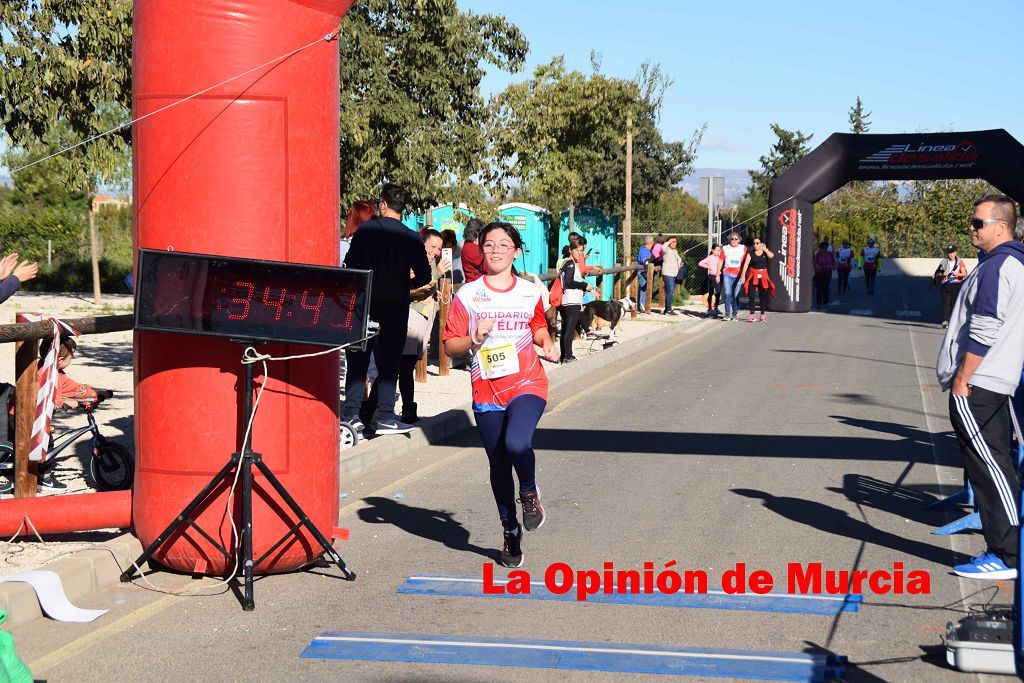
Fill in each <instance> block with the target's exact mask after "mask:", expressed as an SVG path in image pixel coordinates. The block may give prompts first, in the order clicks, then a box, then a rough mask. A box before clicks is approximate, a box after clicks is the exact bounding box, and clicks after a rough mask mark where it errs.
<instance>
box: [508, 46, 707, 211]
mask: <svg viewBox="0 0 1024 683" xmlns="http://www.w3.org/2000/svg"><path fill="white" fill-rule="evenodd" d="M592 61H594V65H595V66H596V65H597V61H596V59H594V60H592ZM669 84H671V81H670V80H668V79H667V78H666V77H664V76H663V75H662V73H661V70H660V68H659V67H658V66H656V65H655V66H651V65H649V64H645V65H644V66H642V67H641V69H640V73H639V74H638V76H637V78H636V79H635V80H626V79H618V78H610V77H607V76H604V75H602V74H600V73H598V72H596V71H595V72H594V73H592V74H590V75H585V74H583V73H581V72H579V71H568V70H567V69H566V68H565V61H564V58H563V57H561V56H559V57H555V58H554V59H553V60H552V61H551V62H550V63H548V64H543V65H541V66H539V67H537V69H536V70H535V71H534V73H533V75H532V76H531V77H530V78H529V79H527V80H526V81H524V82H522V83H514V84H512V85H510V86H509V87H508V88H506V89H505V90H504V91H503V92H501V93H499V94H497V95H496V96H495V97H494V99H493V101H492V107H493V110H494V118H493V133H492V136H493V138H494V141H495V146H494V149H493V157H494V160H495V161H494V164H495V166H496V167H504V168H506V169H507V170H506V172H505V176H504V178H503V181H504V182H505V183H506V185H505V186H506V188H508V190H507V191H516V190H514V189H513V188H518V191H519V192H520V193H522V194H524V195H526V196H528V197H533V198H534V200H535V201H538V202H540V203H544V204H547V205H549V206H558V205H564V204H567V203H575V204H590V205H594V206H597V207H598V208H600V209H602V210H604V211H606V212H609V213H618V212H620V211H621V208H622V206H623V203H624V194H623V193H624V187H625V172H626V169H625V149H624V144H625V133H626V119H627V117H628V116H632V118H633V122H634V128H633V133H634V136H633V145H634V148H633V163H634V175H633V196H634V202H635V203H636V204H638V205H643V204H645V203H650V202H654V201H657V199H658V197H659V196H660V194H661V193H662V192H664V191H666V190H668V189H669V188H671V187H672V185H673V184H674V183H676V182H678V181H679V180H680V179H682V177H683V175H685V174H686V173H687V172H688V171H689V170H690V168H691V167H692V162H693V158H694V148H695V147H696V145H697V144H698V142H699V140H700V131H698V133H697V134H695V136H694V138H693V139H692V140H691V141H690V142H689V143H677V142H665V141H664V140H663V139H662V137H661V133H660V131H659V130H658V125H657V124H658V117H659V114H660V110H661V102H662V95H663V93H664V89H665V88H666V87H668V85H669Z"/></svg>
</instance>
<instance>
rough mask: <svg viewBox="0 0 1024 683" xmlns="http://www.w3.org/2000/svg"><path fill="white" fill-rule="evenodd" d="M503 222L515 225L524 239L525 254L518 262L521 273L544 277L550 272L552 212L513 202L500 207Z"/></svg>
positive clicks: (499, 213)
mask: <svg viewBox="0 0 1024 683" xmlns="http://www.w3.org/2000/svg"><path fill="white" fill-rule="evenodd" d="M498 215H499V216H500V218H501V220H503V221H507V222H508V223H511V224H512V225H514V226H515V227H516V228H517V229H518V230H519V234H520V235H521V236H522V238H523V253H522V255H521V256H520V257H519V258H518V259H517V260H516V269H517V270H518V271H519V272H521V273H536V274H538V275H542V274H544V273H546V272H548V268H549V257H548V235H549V234H550V233H551V212H550V211H548V210H547V209H542V208H541V207H539V206H536V205H535V204H524V203H522V202H512V203H511V204H502V205H501V206H499V207H498Z"/></svg>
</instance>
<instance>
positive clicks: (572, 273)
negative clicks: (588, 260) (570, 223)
mask: <svg viewBox="0 0 1024 683" xmlns="http://www.w3.org/2000/svg"><path fill="white" fill-rule="evenodd" d="M585 248H586V242H584V241H583V239H582V238H580V237H579V236H574V235H570V236H569V247H568V249H569V256H568V258H566V259H564V260H563V261H562V264H561V265H560V266H559V268H558V276H559V277H560V278H561V279H562V305H561V306H559V307H558V312H559V314H560V315H561V316H562V331H561V333H560V334H559V335H558V341H559V343H560V344H561V350H562V356H561V361H560V362H562V363H572V362H574V361H575V360H576V356H574V355H573V354H572V340H573V337H575V336H576V327H577V326H578V325H579V322H580V311H581V310H582V309H583V295H584V294H586V293H587V292H591V293H592V294H596V290H595V289H594V288H593V287H591V286H590V285H588V284H587V283H586V282H584V281H583V272H582V268H581V267H580V266H581V263H582V261H583V258H584V257H583V250H584V249H585Z"/></svg>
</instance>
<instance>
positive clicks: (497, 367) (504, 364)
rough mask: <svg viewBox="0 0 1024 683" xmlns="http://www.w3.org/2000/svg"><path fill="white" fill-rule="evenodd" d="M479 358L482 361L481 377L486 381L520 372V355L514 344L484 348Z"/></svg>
mask: <svg viewBox="0 0 1024 683" xmlns="http://www.w3.org/2000/svg"><path fill="white" fill-rule="evenodd" d="M477 358H478V359H479V361H480V376H481V377H483V378H484V379H498V378H499V377H507V376H508V375H513V374H515V373H517V372H519V354H518V353H516V345H515V344H513V343H512V342H509V343H507V344H498V345H494V346H484V347H482V348H481V349H480V351H479V355H478V356H477Z"/></svg>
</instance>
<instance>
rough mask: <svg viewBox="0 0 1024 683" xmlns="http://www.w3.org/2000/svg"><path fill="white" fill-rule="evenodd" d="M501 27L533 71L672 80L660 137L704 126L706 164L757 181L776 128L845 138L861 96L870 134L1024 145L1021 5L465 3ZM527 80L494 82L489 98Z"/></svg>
mask: <svg viewBox="0 0 1024 683" xmlns="http://www.w3.org/2000/svg"><path fill="white" fill-rule="evenodd" d="M459 5H460V6H461V7H462V8H463V9H470V10H473V11H475V12H478V13H493V14H504V15H505V16H506V17H508V19H509V20H511V21H512V22H513V23H514V24H516V25H517V26H519V28H520V29H522V30H523V32H524V33H525V35H526V37H527V39H528V40H529V41H530V54H529V56H528V59H527V66H526V69H527V72H528V71H532V69H533V67H534V66H536V65H537V64H541V63H545V62H547V61H549V60H550V59H551V57H552V56H553V55H556V54H564V55H565V57H566V62H567V64H568V65H569V67H570V68H575V69H580V70H583V71H589V69H590V51H591V49H595V50H597V51H598V52H600V53H601V56H602V68H601V70H602V72H603V73H605V74H607V75H610V76H617V77H624V78H629V77H632V76H633V75H634V74H635V73H636V70H637V67H638V66H639V65H640V64H641V62H643V61H644V60H651V61H654V62H660V63H661V65H662V67H663V69H664V70H665V71H666V72H667V73H668V74H669V75H670V76H671V77H672V78H674V79H675V84H674V85H673V86H672V88H671V89H670V90H669V91H668V93H667V96H666V98H665V107H664V112H663V115H662V129H663V131H664V133H665V135H666V136H667V137H668V138H670V139H677V140H682V139H688V138H689V136H690V134H691V133H692V132H693V130H694V129H695V128H697V127H698V126H699V125H701V124H702V123H703V122H705V121H706V122H708V124H709V125H708V131H707V134H706V135H705V137H704V144H703V145H702V146H701V148H700V150H699V153H698V158H697V165H698V166H699V167H717V168H756V167H757V166H758V161H757V160H758V158H759V157H760V156H761V155H762V154H765V153H767V151H768V149H769V147H770V146H771V144H772V142H773V141H774V136H773V135H772V133H771V130H770V128H769V124H771V123H773V122H774V123H778V124H780V125H781V126H783V127H784V128H788V129H791V130H792V129H799V130H801V131H803V132H804V133H813V134H814V138H813V139H812V141H811V144H812V146H813V145H815V144H817V143H820V142H821V141H823V140H824V139H825V138H826V137H828V135H829V134H831V133H833V132H836V131H846V130H848V127H849V123H848V121H847V114H848V111H849V108H850V106H851V105H852V104H853V102H854V100H855V98H856V97H857V96H858V95H860V97H861V98H862V100H863V101H864V104H865V106H866V108H867V109H868V110H869V111H871V112H872V116H871V121H872V125H871V132H873V133H899V132H905V131H924V130H981V129H986V128H1005V129H1006V130H1008V131H1009V132H1010V134H1011V135H1013V136H1015V137H1016V138H1017V139H1019V140H1022V141H1024V94H1022V91H1021V83H1022V81H1024V78H1022V74H1024V47H1022V41H1021V35H1022V34H1024V0H976V1H975V2H968V3H965V2H963V1H962V0H960V1H956V2H954V1H952V0H934V1H928V0H887V1H885V2H880V1H878V0H850V1H848V2H844V3H835V2H820V3H810V2H792V1H790V0H779V1H777V2H763V1H756V0H711V1H710V2H709V1H708V0H702V1H699V2H698V1H695V0H676V1H673V0H632V2H631V3H628V4H627V3H616V2H610V1H609V0H543V1H541V0H459ZM525 77H526V72H521V73H519V74H516V75H508V74H491V75H489V76H488V77H487V79H486V80H485V82H484V88H485V91H486V92H488V93H489V92H494V91H497V90H500V89H502V88H503V87H505V86H506V85H507V84H508V83H510V82H512V81H517V80H521V79H523V78H525Z"/></svg>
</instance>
